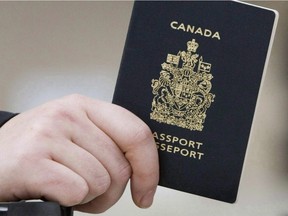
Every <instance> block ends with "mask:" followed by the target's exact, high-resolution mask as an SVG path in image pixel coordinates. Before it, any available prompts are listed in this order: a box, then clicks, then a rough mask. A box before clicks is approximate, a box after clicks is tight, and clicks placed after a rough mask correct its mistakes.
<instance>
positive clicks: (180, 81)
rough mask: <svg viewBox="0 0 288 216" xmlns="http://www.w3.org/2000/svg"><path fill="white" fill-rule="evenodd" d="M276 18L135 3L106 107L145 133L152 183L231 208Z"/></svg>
mask: <svg viewBox="0 0 288 216" xmlns="http://www.w3.org/2000/svg"><path fill="white" fill-rule="evenodd" d="M277 17H278V15H277V13H276V12H275V11H273V10H268V9H264V8H260V7H255V6H251V5H248V4H244V3H239V2H235V1H219V2H218V1H191V2H189V1H179V2H175V1H159V2H156V1H153V2H149V1H136V2H135V3H134V8H133V12H132V17H131V21H130V26H129V31H128V34H127V39H126V44H125V48H124V53H123V57H122V62H121V66H120V71H119V75H118V80H117V84H116V88H115V92H114V97H113V103H115V104H118V105H120V106H123V107H125V108H127V109H128V110H130V111H132V112H133V113H134V114H136V115H137V116H138V117H140V118H141V119H142V120H143V121H144V122H146V123H147V124H148V125H149V127H150V128H151V130H152V132H153V134H154V138H155V141H156V145H157V147H158V151H159V158H160V182H159V185H161V186H165V187H168V188H173V189H176V190H180V191H184V192H188V193H193V194H197V195H201V196H205V197H208V198H213V199H217V200H221V201H225V202H229V203H233V202H235V200H236V197H237V191H238V186H239V181H240V177H241V172H242V167H243V162H244V157H245V152H246V147H247V143H248V139H249V133H250V130H251V125H252V120H253V115H254V112H255V107H256V102H257V96H258V92H259V88H260V83H261V79H262V75H263V71H264V69H265V65H266V59H267V55H268V53H269V50H270V48H271V43H270V42H271V38H272V37H273V34H274V32H275V23H276V21H277Z"/></svg>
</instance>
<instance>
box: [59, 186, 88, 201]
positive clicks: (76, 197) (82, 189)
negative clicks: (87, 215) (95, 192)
mask: <svg viewBox="0 0 288 216" xmlns="http://www.w3.org/2000/svg"><path fill="white" fill-rule="evenodd" d="M88 194H89V187H88V185H87V184H86V183H85V182H83V183H82V184H77V187H76V188H75V189H74V194H72V195H71V194H70V196H69V197H67V199H66V200H64V201H63V205H64V206H75V205H78V204H80V203H82V202H83V200H85V198H86V197H87V195H88Z"/></svg>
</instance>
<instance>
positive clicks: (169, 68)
mask: <svg viewBox="0 0 288 216" xmlns="http://www.w3.org/2000/svg"><path fill="white" fill-rule="evenodd" d="M198 47H199V44H198V43H197V42H196V41H195V39H192V40H191V41H188V42H187V51H179V52H178V54H177V55H173V54H168V55H167V59H166V62H165V63H163V64H162V65H161V66H162V70H161V71H160V77H159V79H153V80H152V85H151V86H152V93H153V95H154V98H153V101H152V109H151V110H152V112H151V113H150V118H151V119H153V120H156V121H157V122H159V123H166V124H170V125H175V126H178V127H181V128H186V129H189V130H195V131H202V130H203V128H204V125H203V124H204V122H205V118H206V111H207V109H208V108H209V107H210V105H211V103H212V102H214V98H215V95H214V94H212V93H210V90H211V88H212V83H211V80H212V78H213V76H212V74H211V67H212V65H211V64H210V63H207V62H204V61H203V57H202V56H201V57H199V54H197V53H196V51H197V48H198Z"/></svg>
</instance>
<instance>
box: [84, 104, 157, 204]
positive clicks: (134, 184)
mask: <svg viewBox="0 0 288 216" xmlns="http://www.w3.org/2000/svg"><path fill="white" fill-rule="evenodd" d="M90 102H91V103H92V104H90V103H89V102H88V103H87V104H86V105H87V106H86V107H85V109H86V112H87V115H88V117H89V119H90V120H91V121H92V122H93V123H94V124H95V125H97V127H99V128H100V129H102V130H103V131H104V132H105V133H106V134H107V135H108V136H109V137H111V139H113V140H114V141H115V143H117V145H118V146H119V148H120V149H121V150H122V152H123V153H124V154H125V157H126V158H127V160H128V161H129V163H130V165H131V168H132V176H131V191H132V198H133V200H134V202H135V204H136V205H137V206H139V207H141V208H147V207H149V206H150V205H151V204H152V202H153V197H154V193H155V191H156V187H157V184H158V181H159V161H158V153H157V148H156V144H155V141H154V138H153V135H152V132H151V131H150V129H149V127H148V126H147V125H146V124H145V123H144V122H143V121H142V120H140V119H139V118H138V117H137V116H135V115H134V114H132V113H131V112H129V111H128V110H126V109H124V108H122V107H120V106H117V105H113V104H109V103H105V102H100V101H95V100H93V101H90Z"/></svg>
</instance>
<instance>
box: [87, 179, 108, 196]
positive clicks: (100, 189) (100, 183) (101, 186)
mask: <svg viewBox="0 0 288 216" xmlns="http://www.w3.org/2000/svg"><path fill="white" fill-rule="evenodd" d="M110 185H111V178H110V176H109V174H108V173H107V174H104V175H101V176H97V177H96V179H95V183H93V185H92V186H91V189H90V193H91V194H93V196H94V197H97V196H100V195H101V194H103V193H105V192H106V191H107V190H108V189H109V187H110Z"/></svg>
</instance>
